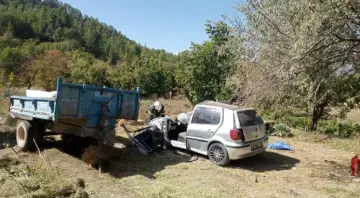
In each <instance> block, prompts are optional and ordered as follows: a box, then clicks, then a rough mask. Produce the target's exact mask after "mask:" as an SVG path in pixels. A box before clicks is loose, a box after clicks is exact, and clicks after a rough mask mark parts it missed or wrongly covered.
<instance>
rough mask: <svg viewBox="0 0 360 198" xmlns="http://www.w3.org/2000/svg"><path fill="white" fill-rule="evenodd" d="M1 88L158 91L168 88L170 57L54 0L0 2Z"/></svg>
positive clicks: (171, 78) (157, 92) (166, 91)
mask: <svg viewBox="0 0 360 198" xmlns="http://www.w3.org/2000/svg"><path fill="white" fill-rule="evenodd" d="M0 35H2V36H1V38H0V72H1V73H0V74H1V80H2V83H1V84H2V85H3V86H10V84H11V86H26V87H32V86H34V85H35V86H37V87H42V88H44V89H47V90H50V89H54V85H55V81H56V76H58V75H61V76H64V77H65V80H67V81H70V82H75V83H87V84H95V85H106V86H115V87H122V88H128V89H131V88H135V87H136V86H140V87H142V94H143V95H145V96H149V95H151V94H153V93H154V94H157V95H164V94H166V93H168V92H169V91H170V90H171V89H172V88H173V86H174V83H173V77H172V76H173V75H172V73H171V68H172V67H173V66H174V61H175V56H174V55H173V54H170V53H167V52H165V51H164V50H155V49H150V48H147V47H145V46H141V45H140V44H137V43H136V42H135V41H133V40H130V39H129V38H127V37H126V36H124V35H123V34H121V32H119V31H117V30H116V29H115V28H114V27H112V26H109V25H106V24H104V23H101V22H99V21H98V20H97V19H94V18H92V17H89V16H86V15H83V14H82V13H81V12H80V11H79V10H77V9H75V8H73V7H71V6H70V5H68V4H63V3H61V2H59V1H57V0H44V1H42V0H0Z"/></svg>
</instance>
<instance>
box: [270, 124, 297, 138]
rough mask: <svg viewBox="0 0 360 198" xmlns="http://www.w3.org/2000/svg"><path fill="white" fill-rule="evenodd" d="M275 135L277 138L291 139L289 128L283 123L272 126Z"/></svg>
mask: <svg viewBox="0 0 360 198" xmlns="http://www.w3.org/2000/svg"><path fill="white" fill-rule="evenodd" d="M274 131H275V135H276V136H279V137H292V136H293V134H292V132H291V129H290V127H289V126H287V125H286V124H284V123H280V124H275V125H274Z"/></svg>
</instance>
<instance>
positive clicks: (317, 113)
mask: <svg viewBox="0 0 360 198" xmlns="http://www.w3.org/2000/svg"><path fill="white" fill-rule="evenodd" d="M326 105H327V102H323V103H320V104H316V105H314V107H313V109H312V117H311V127H310V130H312V131H316V130H317V124H318V121H319V120H320V118H321V117H322V116H323V114H324V110H325V107H326Z"/></svg>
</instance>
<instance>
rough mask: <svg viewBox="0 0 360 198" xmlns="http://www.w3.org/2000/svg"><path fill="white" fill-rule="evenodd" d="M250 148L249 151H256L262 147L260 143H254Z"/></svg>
mask: <svg viewBox="0 0 360 198" xmlns="http://www.w3.org/2000/svg"><path fill="white" fill-rule="evenodd" d="M250 146H251V150H252V151H253V150H257V149H259V148H262V147H263V144H262V142H256V143H253V144H251V145H250Z"/></svg>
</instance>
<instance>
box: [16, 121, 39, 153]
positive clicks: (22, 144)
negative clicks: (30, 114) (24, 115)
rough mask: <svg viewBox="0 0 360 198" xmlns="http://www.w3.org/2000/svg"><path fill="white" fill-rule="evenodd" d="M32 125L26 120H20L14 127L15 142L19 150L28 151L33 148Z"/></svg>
mask: <svg viewBox="0 0 360 198" xmlns="http://www.w3.org/2000/svg"><path fill="white" fill-rule="evenodd" d="M33 138H34V127H33V126H31V124H30V122H28V121H25V120H23V121H20V122H19V123H18V125H17V127H16V143H17V145H18V147H19V148H20V150H21V151H30V150H33V149H34V148H35V144H34V141H33Z"/></svg>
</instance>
